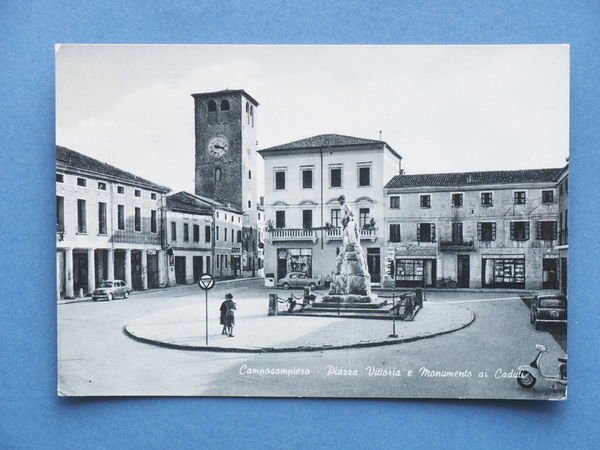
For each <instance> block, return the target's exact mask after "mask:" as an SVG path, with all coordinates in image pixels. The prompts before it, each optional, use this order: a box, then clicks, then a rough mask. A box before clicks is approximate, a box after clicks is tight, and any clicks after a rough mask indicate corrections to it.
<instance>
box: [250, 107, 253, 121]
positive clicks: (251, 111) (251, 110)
mask: <svg viewBox="0 0 600 450" xmlns="http://www.w3.org/2000/svg"><path fill="white" fill-rule="evenodd" d="M250 118H251V119H252V126H254V106H252V105H250Z"/></svg>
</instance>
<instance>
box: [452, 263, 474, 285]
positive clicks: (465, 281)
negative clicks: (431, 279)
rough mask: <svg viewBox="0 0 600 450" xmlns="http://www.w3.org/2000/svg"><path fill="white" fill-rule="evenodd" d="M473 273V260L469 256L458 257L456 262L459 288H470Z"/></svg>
mask: <svg viewBox="0 0 600 450" xmlns="http://www.w3.org/2000/svg"><path fill="white" fill-rule="evenodd" d="M470 273H471V258H470V257H469V255H458V256H457V261H456V278H457V280H456V281H457V284H458V287H459V288H468V287H470V285H469V278H470V277H469V274H470Z"/></svg>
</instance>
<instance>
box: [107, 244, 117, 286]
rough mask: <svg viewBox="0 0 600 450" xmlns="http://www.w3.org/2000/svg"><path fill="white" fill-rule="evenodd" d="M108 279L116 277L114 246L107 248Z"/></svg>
mask: <svg viewBox="0 0 600 450" xmlns="http://www.w3.org/2000/svg"><path fill="white" fill-rule="evenodd" d="M106 252H107V255H106V279H107V280H114V279H115V251H114V250H113V249H112V248H109V249H108V250H106Z"/></svg>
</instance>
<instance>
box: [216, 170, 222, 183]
mask: <svg viewBox="0 0 600 450" xmlns="http://www.w3.org/2000/svg"><path fill="white" fill-rule="evenodd" d="M221 175H222V174H221V168H220V167H217V168H216V169H215V181H221Z"/></svg>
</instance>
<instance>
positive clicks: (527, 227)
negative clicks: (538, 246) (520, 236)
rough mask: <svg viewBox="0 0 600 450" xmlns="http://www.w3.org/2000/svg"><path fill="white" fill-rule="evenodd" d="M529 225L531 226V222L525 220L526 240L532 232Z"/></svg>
mask: <svg viewBox="0 0 600 450" xmlns="http://www.w3.org/2000/svg"><path fill="white" fill-rule="evenodd" d="M529 226H530V223H529V222H525V240H526V241H528V240H529V234H530V232H529Z"/></svg>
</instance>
